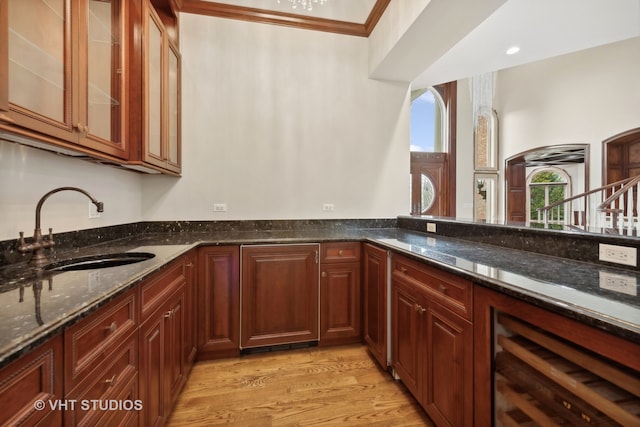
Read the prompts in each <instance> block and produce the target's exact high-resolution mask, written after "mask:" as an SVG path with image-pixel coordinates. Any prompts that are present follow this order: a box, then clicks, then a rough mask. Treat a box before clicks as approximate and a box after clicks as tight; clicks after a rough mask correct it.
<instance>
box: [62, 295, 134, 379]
mask: <svg viewBox="0 0 640 427" xmlns="http://www.w3.org/2000/svg"><path fill="white" fill-rule="evenodd" d="M136 296H137V289H132V290H130V291H128V292H127V293H126V294H124V295H123V296H121V297H118V298H117V299H116V300H114V301H112V302H110V303H109V304H107V305H106V306H105V307H103V308H101V309H100V310H99V311H98V312H97V313H95V314H93V315H91V316H89V317H87V318H86V319H84V320H82V321H80V322H79V323H77V324H75V325H73V326H72V327H70V328H69V329H67V330H66V331H65V333H64V341H65V365H66V366H65V389H66V390H71V389H72V388H73V387H75V386H76V384H78V382H80V381H82V379H83V378H84V377H85V376H86V375H87V374H88V373H89V372H90V371H91V370H93V369H94V368H95V367H96V365H98V364H99V363H101V362H102V361H104V360H105V359H106V358H107V357H108V355H109V353H110V352H111V351H112V350H113V349H115V347H116V346H117V345H118V344H119V343H121V342H122V340H123V339H125V338H126V337H127V336H129V334H130V333H131V332H133V331H134V330H136V329H137V327H138V312H137V303H138V301H137V297H136Z"/></svg>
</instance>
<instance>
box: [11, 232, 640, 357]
mask: <svg viewBox="0 0 640 427" xmlns="http://www.w3.org/2000/svg"><path fill="white" fill-rule="evenodd" d="M345 240H357V241H369V242H372V243H376V244H378V245H382V246H384V247H386V248H388V249H390V250H393V251H396V252H399V253H402V254H406V255H409V256H411V257H415V258H417V259H420V260H422V261H423V262H425V263H429V264H432V265H435V266H437V267H440V268H443V269H446V270H448V271H450V272H453V273H456V274H458V275H460V276H463V277H465V278H467V279H470V280H472V281H474V282H476V283H478V284H480V285H483V286H487V287H490V288H492V289H495V290H498V291H501V292H505V293H508V294H509V295H512V296H514V297H517V298H520V299H524V300H526V301H528V302H531V303H533V304H536V305H539V306H541V307H543V308H546V309H549V310H552V311H555V312H558V313H560V314H563V315H565V316H567V317H571V318H575V319H578V320H580V321H582V322H584V323H588V324H591V325H593V326H595V327H598V328H600V329H603V330H606V331H609V332H610V333H613V334H616V335H618V336H621V337H623V338H626V339H629V340H631V341H633V342H639V343H640V297H639V296H638V282H639V280H640V274H638V273H636V272H633V271H628V270H622V269H616V268H613V267H605V266H601V265H596V264H591V263H585V262H580V261H573V260H567V259H563V258H556V257H552V256H547V255H540V254H534V253H530V252H524V251H519V250H514V249H504V248H501V247H498V246H493V245H488V244H483V243H476V242H470V241H465V240H459V239H453V238H448V237H441V236H437V235H427V234H423V233H419V232H413V231H408V230H404V229H398V228H370V229H369V228H353V229H335V230H332V229H319V230H304V229H303V230H274V231H269V230H254V231H246V230H242V231H239V230H235V231H234V230H230V231H223V230H221V231H206V232H191V231H190V232H185V231H183V232H161V233H144V234H140V235H133V236H130V237H127V238H123V239H118V240H113V241H110V242H105V243H102V244H99V245H95V246H91V247H86V248H79V249H75V250H73V251H67V252H61V253H57V254H56V256H57V257H58V259H64V258H70V257H77V256H85V255H92V254H102V253H115V252H126V251H135V252H139V251H143V252H151V253H153V254H155V257H154V258H152V259H149V260H146V261H142V262H140V263H137V264H130V265H126V266H120V267H110V268H104V269H96V270H84V271H73V272H64V273H57V274H52V275H42V274H41V273H38V272H37V271H36V270H34V269H31V268H28V267H27V266H25V265H24V264H15V265H10V266H7V267H4V268H1V269H0V310H1V313H0V367H2V366H4V365H5V364H7V363H9V362H10V361H12V360H14V359H16V358H17V357H19V356H20V355H22V354H24V353H26V352H28V351H29V350H30V349H32V348H33V347H35V346H36V345H38V344H40V343H41V342H43V341H44V340H46V339H48V338H49V337H51V336H53V335H55V334H57V333H59V332H60V331H62V330H63V329H64V328H65V327H66V326H68V325H71V324H73V323H75V322H77V321H78V320H79V319H81V318H83V317H85V316H86V315H88V314H90V313H91V312H93V311H95V310H96V309H97V308H99V307H100V306H102V305H103V304H105V303H106V302H108V301H110V300H111V299H113V298H115V296H117V295H119V294H121V293H122V292H124V291H125V290H126V289H129V288H131V287H132V286H135V285H136V284H137V283H139V282H140V281H141V280H143V279H144V278H146V277H148V276H149V275H150V274H152V273H154V272H156V271H158V270H159V269H161V268H163V266H165V265H166V264H167V263H168V262H170V261H171V260H173V259H175V258H177V257H179V256H180V255H182V254H184V253H186V252H187V251H189V250H190V249H192V248H194V247H197V246H201V245H202V246H205V245H226V244H266V243H307V242H326V241H345ZM52 261H55V260H52Z"/></svg>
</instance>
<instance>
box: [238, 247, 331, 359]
mask: <svg viewBox="0 0 640 427" xmlns="http://www.w3.org/2000/svg"><path fill="white" fill-rule="evenodd" d="M318 252H319V249H318V245H275V246H248V247H244V248H243V249H242V327H241V331H242V336H241V343H242V347H258V346H265V345H274V344H287V343H295V342H304V341H313V340H317V339H318V291H319V287H318V276H319V272H318V256H319V254H318Z"/></svg>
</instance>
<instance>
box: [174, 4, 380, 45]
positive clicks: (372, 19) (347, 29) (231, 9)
mask: <svg viewBox="0 0 640 427" xmlns="http://www.w3.org/2000/svg"><path fill="white" fill-rule="evenodd" d="M390 1H391V0H377V1H376V3H375V5H374V6H373V8H372V9H371V13H370V14H369V16H368V17H367V20H366V21H365V23H364V24H358V23H356V22H348V21H338V20H333V19H324V18H316V17H312V16H302V15H296V14H293V13H284V12H277V11H273V10H266V9H256V8H251V7H244V6H236V5H230V4H225V3H216V2H210V1H203V0H182V2H181V3H182V7H181V8H180V12H186V13H195V14H199V15H207V16H216V17H219V18H229V19H239V20H242V21H250V22H261V23H265V24H273V25H284V26H287V27H295V28H302V29H305V30H315V31H324V32H329V33H337V34H344V35H349V36H359V37H369V34H371V32H372V31H373V29H374V28H375V26H376V24H377V23H378V21H379V20H380V17H381V16H382V14H383V13H384V11H385V9H386V8H387V6H388V5H389V2H390Z"/></svg>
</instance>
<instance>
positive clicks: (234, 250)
mask: <svg viewBox="0 0 640 427" xmlns="http://www.w3.org/2000/svg"><path fill="white" fill-rule="evenodd" d="M198 269H199V273H198V277H199V279H198V282H199V283H198V307H197V312H198V315H197V319H198V335H199V336H198V359H199V360H203V359H212V358H218V357H232V356H237V355H239V354H240V247H239V246H205V247H202V248H200V249H199V250H198Z"/></svg>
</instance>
